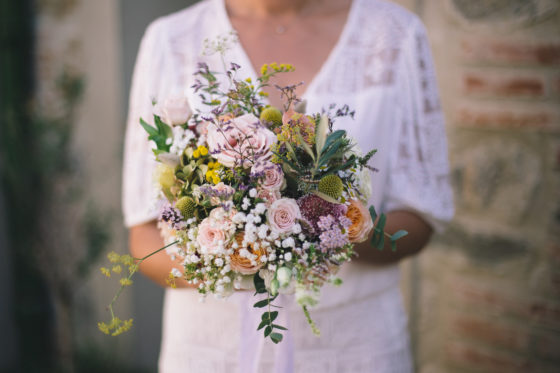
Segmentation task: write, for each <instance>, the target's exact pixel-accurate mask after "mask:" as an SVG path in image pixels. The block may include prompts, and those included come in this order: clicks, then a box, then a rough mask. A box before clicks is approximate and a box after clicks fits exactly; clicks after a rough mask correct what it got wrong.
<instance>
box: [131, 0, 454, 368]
mask: <svg viewBox="0 0 560 373" xmlns="http://www.w3.org/2000/svg"><path fill="white" fill-rule="evenodd" d="M230 29H231V24H230V22H229V19H228V18H227V14H226V11H225V7H224V4H223V0H207V1H203V2H200V3H198V4H196V5H194V6H192V7H190V8H187V9H185V10H183V11H181V12H178V13H174V14H172V15H170V16H167V17H164V18H161V19H159V20H157V21H155V22H154V23H153V24H152V25H151V26H150V27H149V28H148V30H147V31H146V34H145V36H144V39H143V41H142V44H141V48H140V52H139V56H138V61H137V65H136V69H135V72H134V79H133V86H132V93H131V97H130V113H129V122H128V129H127V134H126V149H125V161H124V187H123V203H124V213H125V220H126V224H127V226H133V225H136V224H140V223H143V222H146V221H149V220H152V219H154V218H155V217H156V214H157V213H156V212H155V211H154V210H153V207H152V206H153V203H152V200H153V182H152V177H151V170H152V169H153V166H154V162H153V159H152V156H151V151H150V148H151V144H149V143H148V142H147V140H146V137H147V136H146V134H145V133H144V131H143V130H142V128H141V127H140V125H139V124H138V121H139V118H140V117H142V118H144V119H149V118H151V115H152V104H151V102H152V100H153V99H158V100H161V99H162V98H164V97H166V96H169V95H177V94H185V95H186V96H187V97H188V98H189V100H190V103H191V105H192V106H193V107H200V106H199V105H200V102H199V100H198V98H197V97H196V96H195V95H194V94H193V92H192V90H191V89H190V86H191V85H192V84H193V76H192V74H193V72H194V71H195V69H196V64H197V62H199V61H202V60H204V61H205V62H207V63H208V64H209V65H210V66H211V67H212V66H215V68H214V70H218V71H219V70H220V69H221V62H219V60H218V58H217V57H204V58H203V57H201V55H200V51H201V50H202V44H203V40H204V39H206V38H210V39H211V38H213V37H216V36H218V35H223V34H225V33H227V32H228V31H229V30H230ZM228 58H229V59H230V60H232V61H235V62H236V63H238V64H239V65H241V66H242V71H241V73H240V76H251V77H253V79H254V78H255V72H254V71H252V68H251V63H250V62H249V61H248V58H247V55H246V54H245V52H244V51H243V50H242V48H241V46H240V45H239V44H238V45H236V46H235V47H234V49H233V50H232V51H230V53H229V54H228ZM287 62H289V61H287ZM304 98H305V99H306V100H307V102H308V106H307V107H308V111H309V112H315V111H320V110H321V108H323V107H326V106H327V105H329V104H330V103H337V104H339V105H341V104H348V105H349V106H350V107H351V108H352V109H354V110H355V111H356V116H355V120H351V119H343V120H339V121H337V122H336V126H337V127H338V128H344V129H346V130H347V131H348V132H349V134H350V135H351V136H353V137H354V138H355V139H356V140H357V142H358V143H359V145H360V147H361V148H362V149H371V148H377V149H378V150H379V152H378V153H377V154H376V155H375V156H374V157H373V159H372V161H371V165H372V166H374V167H376V168H378V169H379V172H377V173H374V174H372V183H373V194H372V197H371V201H370V202H371V203H372V204H374V205H375V206H376V207H378V208H380V209H381V210H383V211H390V210H394V209H407V210H411V211H414V212H416V213H418V214H420V215H421V216H423V217H424V218H425V219H426V221H428V222H429V223H431V224H432V225H433V226H434V227H435V228H436V229H440V228H441V227H442V224H444V223H445V222H446V221H448V220H449V219H450V218H451V217H452V215H453V203H452V196H451V190H450V186H449V182H448V176H449V175H448V173H449V169H448V160H447V146H446V137H445V132H444V124H443V117H442V113H441V110H440V106H439V100H438V94H437V89H436V81H435V76H434V70H433V65H432V59H431V56H430V52H429V46H428V42H427V39H426V34H425V30H424V28H423V26H422V24H421V22H420V21H419V20H418V19H417V17H416V16H414V15H413V14H411V13H409V12H407V11H406V10H404V9H402V8H400V7H398V6H396V5H394V4H391V3H389V2H385V1H377V0H354V1H353V4H352V7H351V10H350V13H349V15H348V20H347V23H346V25H345V27H344V29H343V31H342V34H341V36H340V38H339V40H338V42H337V44H336V46H335V48H334V49H333V50H332V52H331V53H330V55H329V57H328V59H327V60H326V62H325V63H324V65H323V66H322V68H321V70H320V72H319V73H318V75H316V77H315V78H314V79H313V81H312V82H310V83H309V84H308V86H307V89H306V93H305V96H304ZM340 275H341V277H342V279H343V280H344V285H343V286H341V287H338V288H335V287H330V286H328V287H325V289H324V291H323V294H322V300H321V303H320V305H319V306H318V307H317V308H316V309H314V310H312V316H313V318H314V319H315V321H316V323H317V324H318V326H319V328H320V330H321V337H320V338H317V337H315V336H314V335H313V334H312V332H311V330H310V328H309V327H308V326H307V322H306V321H305V319H304V317H303V315H302V313H301V310H300V309H299V308H298V307H297V306H293V305H292V306H288V307H287V309H285V312H286V314H289V317H288V319H289V321H288V322H289V328H290V335H289V338H291V340H292V342H293V345H294V351H295V352H294V368H293V369H291V368H289V367H288V368H286V366H285V365H283V364H280V363H279V360H280V358H279V357H278V356H280V355H279V354H282V353H283V352H281V351H282V350H281V349H278V346H273V345H271V344H269V343H268V342H265V343H264V345H261V344H256V345H255V346H249V347H248V348H250V349H253V351H252V354H253V356H254V363H255V366H254V367H253V368H252V369H253V370H254V371H258V372H272V371H277V372H279V371H292V370H293V371H296V372H322V373H328V372H376V373H392V372H395V373H396V372H411V371H412V361H411V357H410V352H409V345H408V331H407V319H406V316H405V313H404V310H403V307H402V302H401V294H400V291H399V269H398V266H397V265H390V266H384V267H374V266H369V265H364V264H361V263H358V262H356V261H355V262H352V263H350V264H347V265H345V266H344V267H343V269H342V270H341V273H340ZM251 305H252V299H250V297H248V296H247V294H245V293H237V294H234V296H232V297H231V298H230V299H228V300H227V301H218V300H214V299H212V298H211V297H209V298H208V299H207V301H206V302H205V303H200V302H199V296H198V294H197V293H196V291H194V290H189V289H187V290H167V291H166V295H165V304H164V308H165V309H164V323H163V341H162V346H161V355H160V372H161V373H179V372H204V373H205V372H236V371H238V370H240V369H241V368H238V367H239V364H238V363H239V356H240V348H239V346H240V345H242V344H243V341H246V340H247V336H246V335H245V334H246V332H245V331H242V328H243V323H242V322H241V320H242V319H243V315H245V314H246V312H247V310H248V309H250V308H251ZM288 310H289V311H288ZM283 343H284V342H283ZM246 347H247V346H246ZM244 356H246V355H244ZM285 357H286V356H285V355H282V359H285ZM242 373H246V372H242Z"/></svg>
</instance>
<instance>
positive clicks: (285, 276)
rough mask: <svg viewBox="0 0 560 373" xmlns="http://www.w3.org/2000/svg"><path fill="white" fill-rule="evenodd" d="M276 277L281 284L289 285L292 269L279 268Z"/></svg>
mask: <svg viewBox="0 0 560 373" xmlns="http://www.w3.org/2000/svg"><path fill="white" fill-rule="evenodd" d="M276 278H277V279H278V282H279V283H280V286H282V287H284V286H287V285H288V284H289V283H290V281H291V279H292V270H291V269H289V268H288V267H282V268H278V270H277V271H276Z"/></svg>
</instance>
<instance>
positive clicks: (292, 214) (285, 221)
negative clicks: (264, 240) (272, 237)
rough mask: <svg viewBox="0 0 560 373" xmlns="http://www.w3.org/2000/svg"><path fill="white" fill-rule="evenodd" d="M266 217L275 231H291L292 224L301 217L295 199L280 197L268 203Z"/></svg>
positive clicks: (279, 232)
mask: <svg viewBox="0 0 560 373" xmlns="http://www.w3.org/2000/svg"><path fill="white" fill-rule="evenodd" d="M267 219H268V224H270V227H271V228H272V230H273V231H275V232H276V233H278V234H283V233H291V232H292V229H293V227H294V225H295V224H296V223H297V221H298V220H299V219H301V212H300V210H299V206H298V204H297V202H296V200H294V199H291V198H281V199H279V200H277V201H274V202H273V203H272V205H270V208H269V209H268V212H267Z"/></svg>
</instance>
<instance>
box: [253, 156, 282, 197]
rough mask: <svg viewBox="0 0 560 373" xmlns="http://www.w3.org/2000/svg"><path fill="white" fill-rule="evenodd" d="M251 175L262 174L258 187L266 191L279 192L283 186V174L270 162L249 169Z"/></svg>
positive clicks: (280, 169) (278, 167) (277, 166)
mask: <svg viewBox="0 0 560 373" xmlns="http://www.w3.org/2000/svg"><path fill="white" fill-rule="evenodd" d="M251 173H252V174H253V175H259V174H262V178H261V184H260V186H261V187H262V188H263V189H268V190H280V189H282V188H283V187H284V185H285V181H286V180H285V179H284V172H282V168H281V167H280V166H279V165H277V164H275V163H272V162H264V164H255V165H253V168H251Z"/></svg>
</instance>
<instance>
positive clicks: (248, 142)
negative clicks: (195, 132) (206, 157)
mask: <svg viewBox="0 0 560 373" xmlns="http://www.w3.org/2000/svg"><path fill="white" fill-rule="evenodd" d="M207 141H208V146H209V148H210V152H211V153H212V155H213V156H214V157H215V158H216V159H217V160H218V161H219V162H220V163H221V164H223V165H224V166H226V167H233V166H234V165H236V164H237V165H242V166H243V167H249V166H251V164H252V163H251V162H254V161H258V160H264V159H268V158H270V157H271V156H272V153H271V152H270V148H271V146H272V145H273V144H274V143H275V142H276V135H275V134H274V133H273V132H272V131H270V130H268V129H267V128H266V127H264V126H263V125H261V124H260V121H259V119H258V118H257V117H255V116H254V115H253V114H245V115H242V116H240V117H237V118H233V119H231V122H229V123H227V122H226V123H224V124H222V125H221V126H220V128H218V127H217V126H216V125H215V124H214V125H212V126H210V128H209V129H208V138H207ZM216 152H218V153H216ZM247 158H248V159H251V162H249V160H248V159H247Z"/></svg>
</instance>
